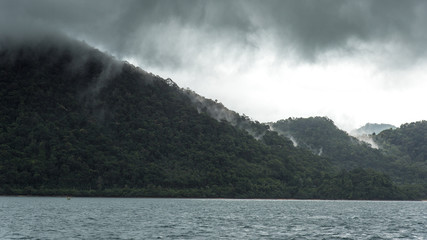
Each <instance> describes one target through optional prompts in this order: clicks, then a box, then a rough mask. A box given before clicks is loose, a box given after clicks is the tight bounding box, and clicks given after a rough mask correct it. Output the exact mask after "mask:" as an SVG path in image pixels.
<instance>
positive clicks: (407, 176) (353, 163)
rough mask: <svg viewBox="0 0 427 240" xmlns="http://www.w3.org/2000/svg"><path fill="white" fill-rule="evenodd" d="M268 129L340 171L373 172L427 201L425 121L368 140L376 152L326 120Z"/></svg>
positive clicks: (301, 120) (290, 122) (313, 119)
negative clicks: (363, 169) (416, 193)
mask: <svg viewBox="0 0 427 240" xmlns="http://www.w3.org/2000/svg"><path fill="white" fill-rule="evenodd" d="M270 125H271V127H272V128H273V129H274V130H275V131H277V132H278V133H280V134H281V135H282V136H285V137H287V138H289V139H292V140H293V142H294V144H295V145H297V146H298V147H301V148H304V149H308V150H310V151H312V152H313V153H315V154H318V155H321V156H323V157H325V158H327V159H329V160H330V161H331V162H332V163H333V164H334V165H336V166H339V167H340V168H344V169H348V170H350V169H354V168H359V167H362V168H371V169H375V170H377V171H380V172H383V173H385V174H387V175H389V176H391V177H392V179H393V180H394V181H395V182H396V183H399V184H402V185H405V186H406V187H407V188H410V189H416V190H415V191H417V192H419V193H420V194H421V195H422V196H423V197H424V198H425V197H427V161H426V157H425V156H426V153H427V149H426V146H427V142H426V139H427V137H426V136H427V135H426V134H427V127H426V126H427V124H426V121H422V122H417V123H411V124H404V125H402V126H401V127H400V128H397V129H394V130H393V129H389V130H384V131H382V132H381V133H380V134H378V135H375V134H374V135H370V136H367V137H370V138H372V141H374V142H373V143H374V144H376V145H378V146H379V148H378V149H374V148H372V147H371V146H370V145H369V144H367V143H365V142H362V141H359V140H358V139H356V138H354V137H352V136H349V135H348V134H347V133H346V132H344V131H342V130H340V129H338V128H337V127H336V126H335V125H334V123H333V121H332V120H330V119H328V118H325V117H311V118H289V119H286V120H280V121H277V122H275V123H270Z"/></svg>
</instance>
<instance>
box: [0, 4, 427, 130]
mask: <svg viewBox="0 0 427 240" xmlns="http://www.w3.org/2000/svg"><path fill="white" fill-rule="evenodd" d="M426 26H427V1H424V0H419V1H417V0H406V1H402V0H375V1H374V0H372V1H364V0H357V1H356V0H355V1H344V0H312V1H304V0H294V1H285V0H278V1H269V0H259V1H250V0H247V1H243V0H242V1H239V0H227V1H225V0H224V1H221V0H211V1H209V0H206V1H195V0H176V1H163V0H153V1H127V0H124V1H119V0H99V1H90V0H73V1H61V0H33V1H20V0H10V1H7V0H0V30H1V31H2V32H7V31H10V30H13V31H24V32H25V31H28V32H37V31H39V30H58V31H61V32H63V33H66V34H67V35H69V36H72V37H75V38H78V39H80V40H84V41H86V42H87V43H88V44H90V45H93V46H95V47H97V48H99V49H101V50H103V51H106V52H108V53H110V54H112V55H114V56H116V57H117V58H119V59H123V60H127V61H129V62H131V63H133V64H135V65H138V66H139V67H141V68H142V69H144V70H146V71H149V72H153V73H154V74H157V75H160V76H162V77H164V78H168V77H169V78H171V79H173V80H174V81H175V82H176V83H177V84H178V85H179V86H180V87H184V88H187V87H188V88H190V89H192V90H194V91H196V92H198V93H199V94H201V95H203V96H206V97H208V98H211V99H217V100H218V101H220V102H222V103H223V104H224V105H225V106H227V107H228V108H229V109H232V110H235V111H237V112H239V113H241V114H246V115H248V116H249V117H251V118H252V119H254V120H258V121H261V122H267V121H276V120H279V119H284V118H289V117H309V116H327V117H329V118H331V119H332V120H334V122H335V123H336V124H337V125H338V126H339V127H341V128H343V129H345V130H351V129H352V128H357V127H360V126H362V125H364V124H365V123H367V122H372V123H391V124H394V125H397V126H398V125H400V124H402V123H405V122H413V121H418V120H426V119H427V111H426V110H425V109H426V107H425V105H426V103H427V94H426V91H427V71H426V70H427V51H426V50H427V27H426Z"/></svg>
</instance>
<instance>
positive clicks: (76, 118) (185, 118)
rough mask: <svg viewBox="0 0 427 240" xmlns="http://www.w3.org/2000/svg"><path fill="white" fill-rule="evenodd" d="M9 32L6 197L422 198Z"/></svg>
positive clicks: (77, 53)
mask: <svg viewBox="0 0 427 240" xmlns="http://www.w3.org/2000/svg"><path fill="white" fill-rule="evenodd" d="M0 40H1V41H0V96H1V97H0V194H39V195H65V194H70V195H78V196H149V197H239V198H248V197H251V198H327V199H407V198H417V197H418V196H417V195H416V194H413V193H408V192H406V193H405V192H404V191H402V190H401V189H399V188H398V187H397V186H396V185H395V184H394V183H393V182H392V180H391V179H390V177H389V176H387V175H385V174H383V173H380V172H377V171H374V170H369V169H362V168H360V167H359V168H354V169H350V168H346V169H347V170H342V169H340V168H338V167H336V166H334V165H332V164H331V162H330V161H329V160H328V159H327V158H325V157H323V155H322V154H317V155H321V156H317V155H315V154H312V153H311V152H310V151H308V150H306V149H303V148H295V147H294V146H293V144H292V142H291V141H290V140H288V139H287V138H285V137H282V136H279V135H278V134H277V132H275V131H271V130H269V129H268V126H266V125H264V124H260V123H258V122H253V121H251V120H250V119H249V118H248V117H245V116H240V115H239V114H237V113H234V112H232V111H230V110H227V109H226V108H225V107H224V106H222V104H220V103H217V102H215V101H212V100H209V99H205V98H203V97H200V96H199V97H197V96H198V95H197V94H196V93H194V92H191V90H184V89H181V88H179V86H177V85H176V84H175V83H174V82H173V81H172V80H170V79H162V78H160V77H159V76H156V75H153V74H150V73H147V72H145V71H143V70H141V69H139V68H137V67H134V66H132V65H130V64H128V63H126V62H120V61H117V60H115V59H114V58H112V57H110V56H108V55H106V54H104V53H102V52H100V51H98V50H96V49H93V48H91V47H90V46H87V45H85V44H83V43H81V42H77V41H74V40H71V39H68V38H65V37H61V36H44V37H41V38H36V39H32V40H31V41H15V40H14V39H13V38H9V39H0ZM218 111H219V112H221V113H222V114H225V115H221V114H216V113H218ZM215 114H216V115H217V116H216V117H214V115H215ZM228 115H230V116H231V117H232V118H227V116H228ZM322 121H323V120H322ZM326 126H329V128H331V127H332V128H333V124H332V125H331V124H330V123H328V121H327V120H326ZM326 133H328V132H326ZM322 134H323V133H322ZM313 137H314V136H313ZM315 137H318V136H315ZM319 137H321V135H319ZM323 140H326V139H323ZM319 144H320V142H319ZM313 146H314V147H315V146H317V145H313ZM322 146H323V145H322ZM324 152H325V155H326V153H328V154H329V146H327V145H325V148H324ZM354 166H355V167H356V165H354ZM403 190H404V189H403Z"/></svg>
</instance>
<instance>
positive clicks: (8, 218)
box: [0, 197, 427, 239]
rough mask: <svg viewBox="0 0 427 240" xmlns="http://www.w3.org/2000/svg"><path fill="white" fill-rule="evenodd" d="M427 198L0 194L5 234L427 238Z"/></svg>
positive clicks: (0, 222)
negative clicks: (322, 199)
mask: <svg viewBox="0 0 427 240" xmlns="http://www.w3.org/2000/svg"><path fill="white" fill-rule="evenodd" d="M426 210H427V202H383V201H317V200H316V201H310V200H308V201H300V200H229V199H146V198H71V199H70V200H67V199H66V198H63V197H0V239H399V238H400V239H427V217H426V212H427V211H426Z"/></svg>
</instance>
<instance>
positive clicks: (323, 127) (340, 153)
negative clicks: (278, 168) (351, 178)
mask: <svg viewBox="0 0 427 240" xmlns="http://www.w3.org/2000/svg"><path fill="white" fill-rule="evenodd" d="M271 126H272V127H273V129H274V130H276V131H278V132H279V133H281V134H282V135H284V136H287V137H293V139H295V140H296V142H297V144H298V146H300V147H302V148H307V149H310V150H311V151H312V152H313V153H315V154H318V155H322V156H324V157H327V158H329V159H330V160H331V161H332V162H333V163H334V164H335V165H337V166H339V167H340V168H344V169H354V168H358V167H363V168H366V167H368V168H381V166H382V165H383V159H382V158H383V156H382V154H381V152H380V151H378V150H375V149H372V148H371V147H370V146H369V145H368V144H366V143H364V142H361V141H358V140H357V139H356V138H354V137H351V136H349V135H348V134H347V133H346V132H344V131H342V130H340V129H338V128H337V127H336V126H335V124H334V122H333V121H332V120H330V119H328V118H325V117H310V118H294V119H292V118H289V119H286V120H280V121H277V122H275V123H273V124H272V125H271Z"/></svg>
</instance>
